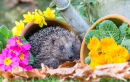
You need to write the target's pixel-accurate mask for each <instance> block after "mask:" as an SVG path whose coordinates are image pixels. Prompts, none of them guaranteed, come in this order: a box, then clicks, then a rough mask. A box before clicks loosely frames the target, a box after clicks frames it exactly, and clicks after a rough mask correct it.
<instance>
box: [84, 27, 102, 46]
mask: <svg viewBox="0 0 130 82" xmlns="http://www.w3.org/2000/svg"><path fill="white" fill-rule="evenodd" d="M93 36H95V37H97V38H98V39H99V40H101V39H102V38H103V36H102V35H101V34H100V32H99V31H98V30H91V31H89V32H88V33H87V34H86V36H85V43H86V44H88V43H89V41H90V38H92V37H93Z"/></svg>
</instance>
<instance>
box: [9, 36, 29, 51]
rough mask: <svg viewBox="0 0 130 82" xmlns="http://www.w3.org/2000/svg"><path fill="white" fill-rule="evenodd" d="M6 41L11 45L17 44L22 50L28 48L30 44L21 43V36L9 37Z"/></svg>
mask: <svg viewBox="0 0 130 82" xmlns="http://www.w3.org/2000/svg"><path fill="white" fill-rule="evenodd" d="M8 43H9V44H10V45H11V46H18V47H20V48H21V50H22V51H25V50H30V48H31V45H30V44H29V43H22V39H21V37H18V36H14V37H12V38H9V40H8Z"/></svg>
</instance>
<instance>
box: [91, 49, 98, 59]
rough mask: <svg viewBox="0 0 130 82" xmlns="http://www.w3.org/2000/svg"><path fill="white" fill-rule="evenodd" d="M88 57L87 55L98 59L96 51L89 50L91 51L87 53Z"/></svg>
mask: <svg viewBox="0 0 130 82" xmlns="http://www.w3.org/2000/svg"><path fill="white" fill-rule="evenodd" d="M88 55H89V56H90V57H98V56H99V54H98V50H91V51H90V52H89V53H88Z"/></svg>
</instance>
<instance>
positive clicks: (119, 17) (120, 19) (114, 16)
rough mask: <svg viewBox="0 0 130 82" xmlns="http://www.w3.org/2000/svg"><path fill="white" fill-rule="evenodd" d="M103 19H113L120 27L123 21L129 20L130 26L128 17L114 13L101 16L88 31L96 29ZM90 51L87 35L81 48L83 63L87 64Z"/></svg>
mask: <svg viewBox="0 0 130 82" xmlns="http://www.w3.org/2000/svg"><path fill="white" fill-rule="evenodd" d="M103 20H111V21H113V22H114V23H115V24H116V25H117V27H119V26H120V25H122V23H123V22H128V23H129V26H130V21H129V20H128V19H127V18H126V17H124V16H122V15H118V14H112V15H107V16H104V17H102V18H100V19H99V20H97V21H96V22H95V23H94V24H93V25H92V26H91V27H90V28H89V30H88V31H87V33H88V32H89V31H91V30H93V29H96V23H101V22H102V21H103ZM87 33H86V34H87ZM88 52H89V49H88V48H87V45H86V43H85V37H84V39H83V42H82V45H81V49H80V61H81V63H82V64H85V58H86V57H87V55H88Z"/></svg>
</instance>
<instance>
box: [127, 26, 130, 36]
mask: <svg viewBox="0 0 130 82" xmlns="http://www.w3.org/2000/svg"><path fill="white" fill-rule="evenodd" d="M126 34H128V35H130V28H129V27H127V28H126Z"/></svg>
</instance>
